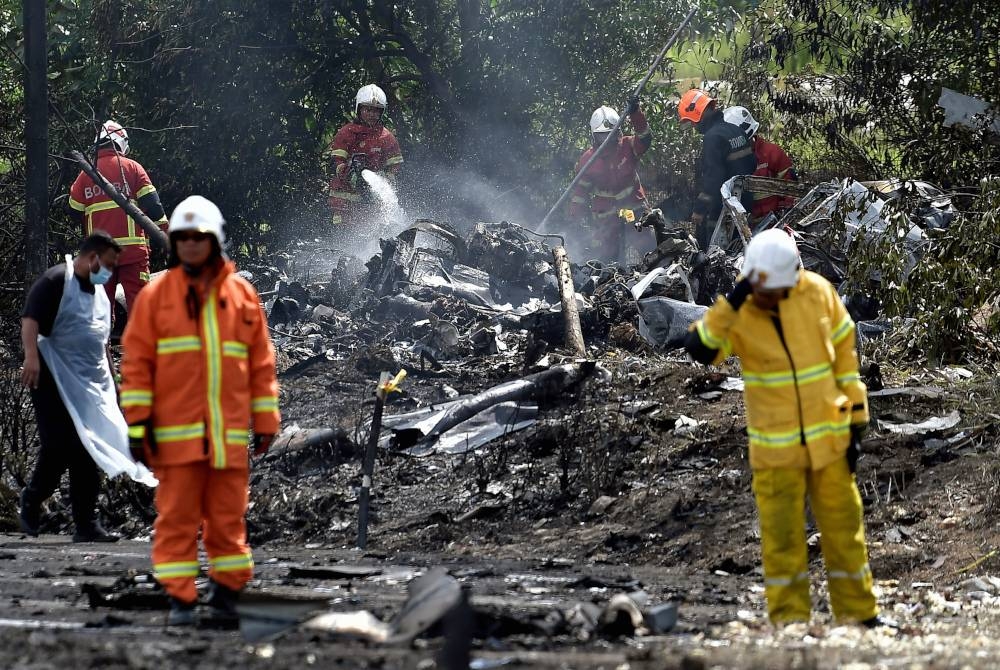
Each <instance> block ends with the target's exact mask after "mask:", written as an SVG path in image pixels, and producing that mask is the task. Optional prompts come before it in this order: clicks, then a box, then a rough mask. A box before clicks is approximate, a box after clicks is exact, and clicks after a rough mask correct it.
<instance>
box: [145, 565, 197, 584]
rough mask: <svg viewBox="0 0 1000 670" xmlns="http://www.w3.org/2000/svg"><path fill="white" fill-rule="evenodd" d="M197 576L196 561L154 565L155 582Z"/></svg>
mask: <svg viewBox="0 0 1000 670" xmlns="http://www.w3.org/2000/svg"><path fill="white" fill-rule="evenodd" d="M197 576H198V561H176V562H174V563H154V564H153V578H154V579H156V580H157V581H161V580H164V579H178V578H189V577H197Z"/></svg>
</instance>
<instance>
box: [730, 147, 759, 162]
mask: <svg viewBox="0 0 1000 670" xmlns="http://www.w3.org/2000/svg"><path fill="white" fill-rule="evenodd" d="M751 155H753V147H745V148H743V149H740V150H739V151H737V152H736V153H732V154H729V155H728V156H726V160H727V161H738V160H739V159H741V158H746V157H747V156H751Z"/></svg>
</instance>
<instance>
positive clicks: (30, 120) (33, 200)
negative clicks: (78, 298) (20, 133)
mask: <svg viewBox="0 0 1000 670" xmlns="http://www.w3.org/2000/svg"><path fill="white" fill-rule="evenodd" d="M22 10H23V15H24V61H25V63H24V64H25V67H26V72H25V75H24V102H25V104H24V144H25V148H26V151H25V170H24V194H25V204H24V269H25V277H26V279H27V281H29V282H30V281H33V280H34V278H35V277H37V276H38V275H40V274H41V273H42V272H44V271H45V267H46V265H47V264H48V253H47V248H48V237H49V178H48V160H49V158H48V154H49V125H48V76H47V74H48V73H47V70H48V66H47V60H46V52H47V45H46V38H45V0H24V1H23V3H22Z"/></svg>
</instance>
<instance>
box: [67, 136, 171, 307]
mask: <svg viewBox="0 0 1000 670" xmlns="http://www.w3.org/2000/svg"><path fill="white" fill-rule="evenodd" d="M95 167H96V168H97V171H98V172H100V173H101V174H102V175H103V176H104V177H105V179H107V180H108V181H109V182H111V183H112V184H113V185H114V186H115V188H117V189H118V190H119V191H120V192H121V193H122V195H124V196H125V197H127V198H128V199H129V200H132V201H134V202H135V203H136V204H137V205H138V206H139V208H140V209H142V211H143V213H145V214H146V216H148V217H149V218H150V219H152V220H153V221H155V222H156V223H157V224H158V225H159V226H160V228H162V229H163V231H164V232H166V230H167V217H166V216H165V215H164V213H163V207H162V206H161V205H160V198H159V196H158V195H157V194H156V188H155V187H154V186H153V182H152V181H150V179H149V175H148V174H146V170H145V168H143V167H142V165H140V164H139V163H137V162H136V161H134V160H132V159H131V158H126V157H125V156H121V155H119V154H116V153H115V151H114V149H110V148H105V149H100V150H98V152H97V164H96V166H95ZM69 206H70V207H71V208H72V209H73V210H75V211H77V212H80V213H81V214H82V216H83V234H84V236H86V235H90V234H91V233H93V232H94V231H95V230H104V231H106V232H107V233H108V234H109V235H111V237H113V238H115V241H116V242H118V244H120V245H121V246H122V253H121V255H120V256H119V259H118V267H117V269H116V270H115V271H114V274H113V275H112V276H111V279H110V280H108V282H107V283H106V284H105V285H104V289H105V290H106V291H107V293H108V299H109V300H111V303H112V304H114V301H115V288H116V287H117V286H118V284H119V283H121V285H122V288H123V289H124V290H125V305H126V307H127V308H128V311H129V312H131V311H132V305H133V304H135V297H136V295H137V294H138V293H139V290H140V289H141V288H142V287H143V286H145V285H146V282H148V281H149V247H148V246H147V243H146V234H145V232H144V231H143V230H142V226H140V225H139V224H137V223H136V222H135V221H133V220H132V217H131V216H128V215H127V214H126V213H125V211H124V210H123V209H122V208H121V207H119V206H118V205H116V204H115V202H114V201H113V200H112V199H111V198H109V197H108V195H107V194H106V193H105V192H104V191H103V189H101V187H100V186H98V185H97V184H95V183H94V181H93V180H92V179H91V178H90V177H88V176H87V174H86V173H84V172H80V175H79V176H78V177H77V178H76V181H74V182H73V185H72V186H71V187H70V190H69Z"/></svg>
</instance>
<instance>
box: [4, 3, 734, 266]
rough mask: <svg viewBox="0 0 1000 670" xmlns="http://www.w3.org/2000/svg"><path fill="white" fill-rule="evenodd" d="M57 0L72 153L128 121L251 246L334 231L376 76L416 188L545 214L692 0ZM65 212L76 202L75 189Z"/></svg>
mask: <svg viewBox="0 0 1000 670" xmlns="http://www.w3.org/2000/svg"><path fill="white" fill-rule="evenodd" d="M706 4H707V5H709V6H712V7H715V6H717V3H706ZM48 7H49V40H50V41H49V66H50V85H51V94H50V97H51V99H52V102H53V106H52V111H53V114H52V116H51V118H50V122H51V128H52V135H51V139H52V142H51V145H52V153H53V154H61V153H63V152H65V151H66V150H68V149H69V148H81V149H82V148H85V147H86V146H87V145H89V144H90V143H91V141H92V137H93V134H94V129H95V128H96V126H97V124H99V123H100V122H101V121H103V120H104V119H106V118H109V117H114V118H116V119H117V120H119V121H120V122H122V123H123V124H124V125H125V126H126V127H127V128H128V130H129V132H130V137H131V140H132V146H133V155H134V157H136V158H137V159H138V160H140V161H141V162H142V163H143V164H144V165H146V167H147V169H148V170H149V171H150V173H151V175H152V177H153V179H154V182H155V183H156V184H157V186H158V188H159V190H160V191H161V196H162V198H163V200H164V203H165V205H166V206H167V208H168V209H169V208H170V207H171V206H172V205H174V204H176V203H177V202H178V201H179V200H180V199H181V198H183V197H184V196H186V195H188V194H190V193H201V194H203V195H206V196H208V197H210V198H212V199H214V200H216V201H217V202H218V203H219V204H220V206H221V208H222V210H223V212H224V213H225V214H226V215H227V219H228V220H229V223H230V234H231V236H232V238H233V239H234V240H235V241H236V242H237V243H238V244H239V245H240V246H241V248H242V249H244V250H246V249H259V248H260V247H261V245H262V244H265V243H267V242H268V241H271V240H274V239H280V238H287V237H294V236H297V235H300V234H302V232H303V230H304V228H303V226H305V229H306V230H309V229H310V228H311V229H312V230H311V231H312V232H319V231H321V230H322V229H323V228H324V226H325V220H326V213H325V209H324V202H325V194H324V189H325V186H324V185H325V181H326V175H325V166H324V165H323V160H322V158H321V155H322V151H323V149H324V148H325V145H326V143H327V142H328V141H329V140H330V139H331V138H332V136H333V134H334V132H335V131H336V129H337V128H338V127H339V126H340V125H342V123H343V122H344V121H346V120H347V118H348V116H349V115H350V113H351V111H352V109H353V99H354V94H355V92H356V91H357V89H358V88H359V87H360V86H362V85H364V84H367V83H373V82H374V83H377V84H379V85H380V86H382V87H383V88H384V89H385V90H386V91H387V93H388V95H389V110H388V118H389V125H390V127H392V128H393V129H394V130H395V132H396V133H397V136H398V137H399V139H400V141H401V144H402V145H403V151H404V156H405V157H406V159H407V162H406V165H405V166H404V176H403V185H404V188H405V190H406V193H405V194H404V195H406V196H407V197H408V199H409V200H410V201H411V202H413V203H414V208H415V209H419V208H420V207H422V206H426V205H427V204H428V203H435V204H438V205H441V204H442V203H444V204H445V205H448V206H449V207H446V208H445V209H444V210H443V211H440V212H435V213H439V214H442V215H444V216H449V215H450V216H455V217H456V218H459V219H461V218H462V217H465V218H466V220H468V219H471V218H473V217H489V216H499V215H500V213H499V211H498V209H497V205H498V203H500V198H501V196H503V195H504V194H511V196H510V197H509V198H507V200H506V202H507V203H508V204H510V203H511V202H512V201H513V202H519V203H520V204H522V205H524V206H523V207H521V208H520V210H519V214H520V215H521V216H523V217H524V220H526V221H527V222H528V223H534V221H532V220H531V218H532V217H535V216H537V217H538V218H540V216H541V213H544V211H545V208H546V206H547V205H549V204H551V203H552V202H554V201H555V199H556V198H557V197H558V195H559V193H560V191H561V189H562V187H563V186H564V185H565V184H566V183H567V182H568V181H569V178H570V177H571V176H572V166H573V164H574V162H575V160H576V158H577V156H578V155H579V152H580V150H581V149H582V148H584V147H585V146H586V143H587V141H588V139H589V136H588V132H587V120H588V119H589V116H590V112H591V111H592V110H593V109H594V108H595V107H597V106H599V105H601V104H611V105H614V106H617V107H619V108H620V107H621V105H623V104H624V101H625V99H626V97H627V95H628V92H629V90H630V89H631V88H632V87H633V86H634V85H635V83H636V82H637V81H638V80H639V78H640V77H641V76H642V74H643V73H644V71H645V69H646V67H647V66H648V64H649V63H650V62H651V60H652V58H653V56H654V55H655V53H656V52H657V51H658V50H659V48H660V46H661V45H662V42H663V41H664V40H665V39H666V38H667V36H668V35H669V34H670V33H671V32H672V31H673V30H674V28H675V27H676V24H677V22H678V21H679V20H680V18H681V16H682V15H683V13H684V10H685V9H686V8H687V5H686V3H684V2H681V0H656V1H654V2H646V3H639V4H632V5H629V4H621V3H618V2H612V1H609V0H595V1H590V2H581V1H577V0H573V1H571V0H556V1H548V2H540V1H537V0H536V1H527V0H496V1H490V2H484V1H482V0H426V1H423V2H404V3H389V2H384V1H375V2H367V1H362V0H263V1H261V2H253V3H246V2H240V1H238V0H213V2H202V1H198V0H157V1H156V2H153V1H152V0H62V1H59V2H57V1H55V0H49V2H48ZM707 16H709V17H710V18H709V19H705V21H710V20H712V19H711V17H714V14H708V15H707ZM4 19H5V20H4V21H3V24H2V28H0V29H2V30H3V34H2V37H3V39H4V42H5V44H7V45H8V47H9V48H8V55H10V54H16V53H17V52H18V50H19V48H20V32H19V31H20V17H19V15H18V14H17V12H16V11H14V10H10V11H8V12H7V15H6V16H5V17H4ZM703 27H704V26H703ZM5 68H6V69H5V70H4V71H3V75H4V91H5V95H9V94H8V93H7V92H8V91H16V90H17V89H19V81H18V79H19V77H20V71H19V70H18V67H17V64H16V61H15V59H13V58H11V59H10V60H9V61H6V62H5ZM667 73H668V70H667V69H666V68H664V69H663V72H661V73H659V74H660V75H664V74H667ZM8 84H9V85H8ZM671 92H672V91H671V88H670V86H669V85H668V86H666V88H664V89H662V90H659V91H657V90H654V91H653V92H652V93H651V99H650V109H651V110H652V111H653V112H654V113H653V114H651V117H652V118H651V119H650V120H651V122H652V125H653V127H654V131H655V132H657V133H659V132H661V129H662V128H668V129H670V130H669V132H671V133H675V135H674V136H675V137H679V136H678V135H676V130H675V129H674V128H673V126H674V124H673V119H672V118H669V117H670V116H671V115H672V110H670V109H668V108H667V96H668V94H669V93H671ZM15 102H16V101H15ZM17 107H18V106H17V105H16V104H15V105H12V106H11V108H10V109H11V111H12V112H13V114H12V115H11V116H12V119H16V118H17V113H18V112H19V109H18V108H17ZM660 114H662V115H663V116H665V117H668V118H661V117H660V116H659V115H660ZM9 127H12V128H17V127H18V124H16V123H14V124H12V125H11V126H9ZM682 141H683V142H686V143H687V144H690V142H689V140H688V139H687V138H682ZM11 144H12V145H18V144H20V142H19V141H17V138H14V137H12V138H11ZM689 169H690V165H689V164H687V165H685V172H686V171H687V170H689ZM74 176H75V169H73V168H72V166H69V167H67V168H66V169H64V170H62V173H61V174H60V175H59V176H58V177H56V176H54V177H53V192H54V193H65V190H66V188H67V187H68V182H69V181H70V180H72V178H73V177H74ZM53 213H54V215H55V216H56V217H57V218H59V217H60V216H61V214H60V203H58V202H55V203H54V209H53ZM505 213H506V212H505Z"/></svg>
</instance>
